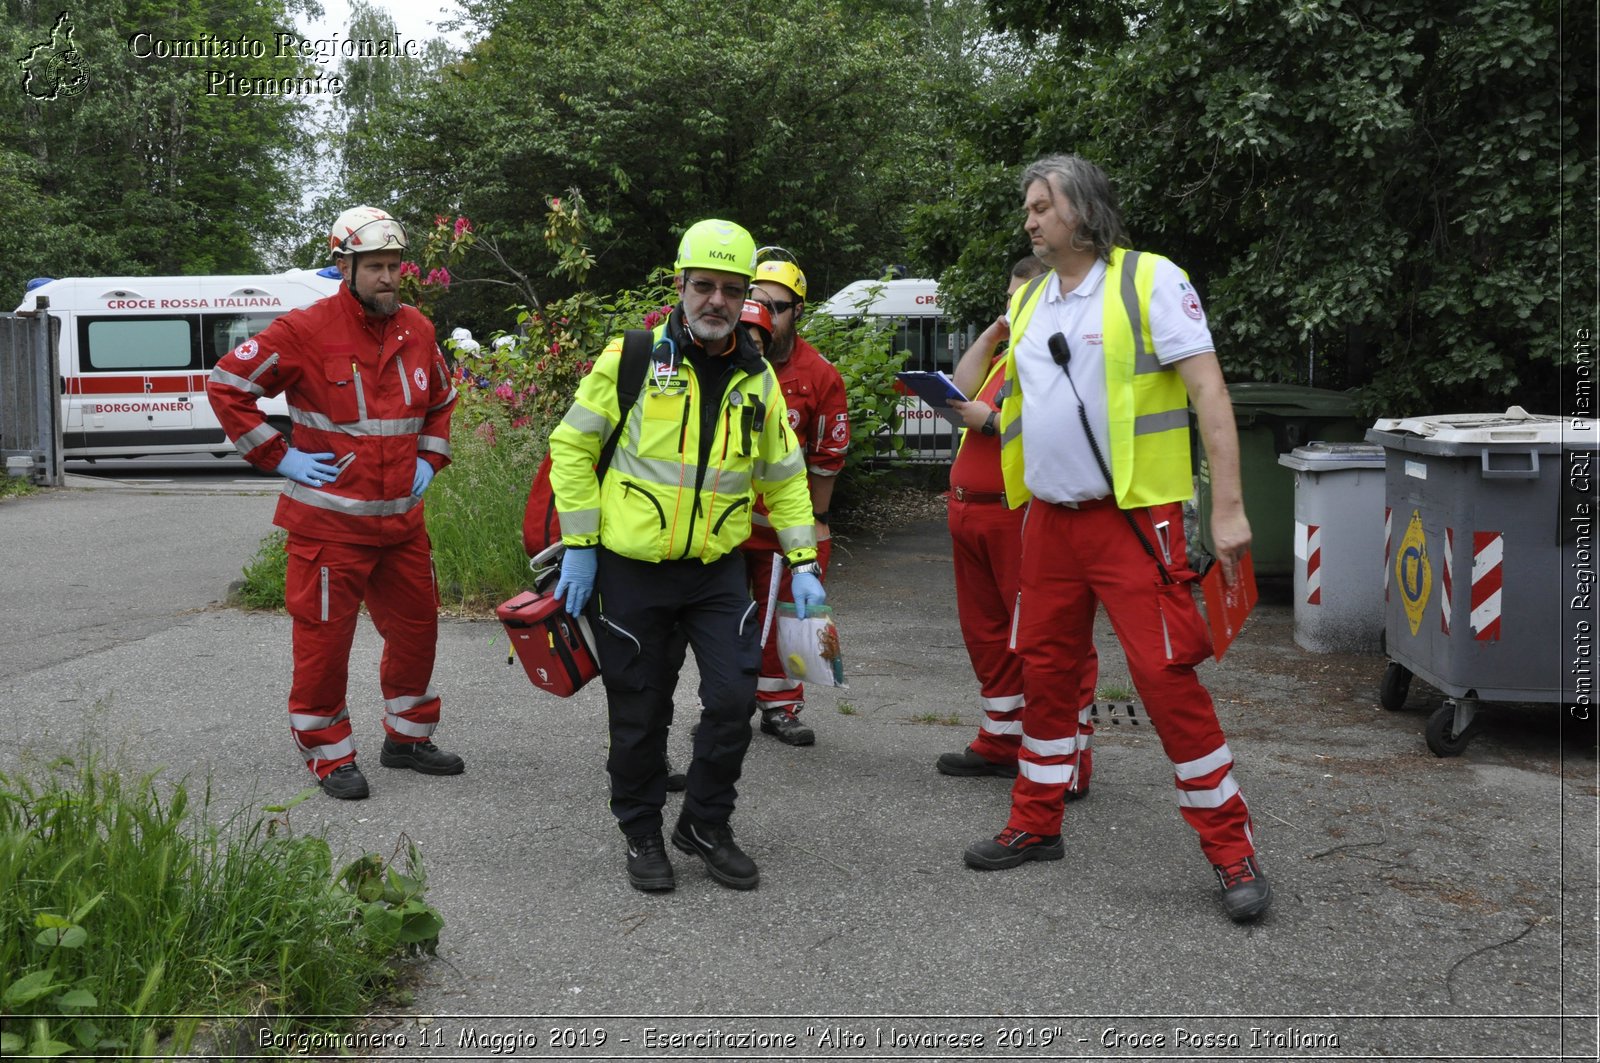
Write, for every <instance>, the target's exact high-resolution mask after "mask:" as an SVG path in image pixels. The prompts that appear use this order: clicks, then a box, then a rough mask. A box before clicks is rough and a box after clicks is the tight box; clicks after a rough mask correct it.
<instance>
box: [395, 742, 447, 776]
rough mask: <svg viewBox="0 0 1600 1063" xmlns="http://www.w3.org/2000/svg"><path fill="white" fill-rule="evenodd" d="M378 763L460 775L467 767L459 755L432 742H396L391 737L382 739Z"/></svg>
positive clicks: (426, 771) (439, 773)
mask: <svg viewBox="0 0 1600 1063" xmlns="http://www.w3.org/2000/svg"><path fill="white" fill-rule="evenodd" d="M378 763H379V764H382V765H383V766H384V767H386V768H410V769H411V770H412V771H420V772H421V773H422V774H424V775H460V774H461V773H462V772H463V771H465V770H466V767H467V766H466V765H465V764H463V763H462V761H461V758H460V757H458V756H456V755H455V754H454V753H446V752H445V751H444V750H442V749H440V748H439V747H438V746H436V745H434V744H433V743H432V742H427V741H423V742H396V741H395V740H394V739H392V738H385V739H384V740H383V752H382V753H379V754H378Z"/></svg>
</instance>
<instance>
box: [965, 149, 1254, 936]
mask: <svg viewBox="0 0 1600 1063" xmlns="http://www.w3.org/2000/svg"><path fill="white" fill-rule="evenodd" d="M1021 188H1022V194H1023V217H1024V221H1023V228H1024V230H1025V231H1026V232H1027V234H1028V236H1029V238H1030V240H1031V241H1032V243H1033V251H1034V254H1036V255H1038V256H1039V258H1040V260H1041V261H1043V262H1044V263H1045V264H1046V265H1048V266H1050V267H1051V270H1052V272H1050V273H1047V274H1046V275H1045V276H1044V277H1042V278H1039V279H1037V280H1035V281H1033V282H1030V283H1029V284H1028V285H1026V286H1024V287H1023V288H1021V289H1020V290H1018V291H1017V293H1016V294H1015V295H1013V296H1012V300H1011V308H1010V318H1011V336H1012V346H1011V348H1010V350H1009V352H1008V353H1007V357H1006V366H1005V374H1006V379H1007V381H1008V388H1009V392H1008V394H1006V395H1005V396H1004V398H1003V401H1002V402H1001V406H1000V417H999V423H998V426H997V429H998V431H999V433H1000V442H1001V455H1000V464H1001V472H1002V476H1003V479H1004V482H1005V492H1006V497H1007V501H1008V503H1009V504H1010V505H1011V506H1013V507H1016V506H1021V505H1024V504H1029V503H1030V500H1031V504H1029V512H1028V516H1027V521H1026V524H1025V525H1024V529H1023V537H1022V566H1021V572H1020V579H1019V582H1020V586H1021V588H1022V590H1021V592H1020V593H1019V595H1018V598H1017V607H1016V615H1015V622H1014V625H1013V628H1012V631H1013V643H1014V646H1015V648H1016V650H1017V652H1018V653H1019V654H1020V655H1021V656H1022V668H1023V692H1024V698H1025V707H1024V709H1023V716H1022V748H1021V750H1020V752H1019V756H1018V764H1017V767H1018V773H1017V779H1016V782H1015V783H1014V784H1013V786H1012V791H1011V815H1010V818H1009V820H1008V822H1007V825H1006V829H1005V830H1003V831H1001V833H1000V834H999V835H998V836H996V837H995V838H993V839H984V840H982V841H979V842H976V843H974V844H973V845H971V846H970V847H968V849H967V851H966V862H967V864H968V865H969V866H971V867H974V868H978V869H982V870H993V869H1000V868H1009V867H1015V866H1017V865H1018V864H1021V863H1024V862H1026V861H1029V860H1059V859H1061V858H1062V857H1063V856H1064V855H1065V846H1064V845H1063V843H1062V840H1061V822H1062V818H1063V808H1064V801H1063V797H1064V795H1065V794H1066V792H1067V791H1068V790H1069V789H1070V788H1071V786H1072V784H1073V780H1074V776H1075V774H1076V772H1077V770H1078V726H1079V722H1078V710H1079V707H1080V706H1079V701H1078V692H1079V690H1080V688H1081V684H1080V679H1081V674H1080V673H1081V671H1082V669H1083V668H1084V667H1085V664H1086V662H1087V660H1088V658H1089V652H1090V648H1091V636H1092V634H1093V625H1094V613H1095V606H1096V603H1097V602H1100V603H1103V604H1104V605H1105V607H1106V612H1107V614H1108V615H1109V616H1110V618H1111V624H1112V627H1113V628H1114V629H1115V631H1116V633H1117V638H1118V639H1119V641H1120V642H1121V643H1122V648H1123V651H1124V652H1125V654H1126V656H1127V660H1128V670H1129V672H1130V674H1131V676H1132V679H1133V685H1134V687H1135V689H1136V690H1137V691H1138V692H1139V697H1140V700H1141V701H1143V702H1144V705H1145V711H1146V712H1147V713H1148V714H1149V717H1150V722H1151V723H1152V724H1153V725H1154V726H1155V729H1156V734H1157V736H1158V737H1159V738H1160V739H1161V745H1162V748H1163V750H1164V751H1165V752H1166V754H1167V757H1168V758H1169V759H1170V760H1171V761H1172V764H1173V770H1174V775H1175V781H1176V784H1177V796H1178V807H1179V810H1180V811H1181V813H1182V814H1183V817H1184V819H1185V820H1187V821H1188V822H1189V825H1190V826H1191V827H1193V828H1194V829H1195V831H1196V832H1197V833H1198V834H1199V836H1200V847H1201V849H1202V850H1203V851H1204V852H1205V854H1206V857H1207V859H1208V860H1209V861H1210V862H1211V864H1212V866H1213V868H1214V870H1215V871H1216V874H1217V878H1218V881H1219V882H1220V883H1221V887H1222V894H1221V899H1222V905H1223V908H1224V910H1225V911H1226V912H1227V914H1228V916H1229V917H1230V918H1232V919H1234V920H1236V921H1239V922H1244V921H1248V920H1252V919H1255V918H1257V917H1258V916H1260V915H1261V914H1262V913H1263V912H1265V911H1266V909H1267V906H1268V903H1269V901H1270V900H1271V889H1270V887H1269V885H1268V883H1267V880H1266V877H1265V876H1264V875H1263V874H1262V873H1261V869H1260V867H1259V866H1258V864H1257V863H1256V856H1255V843H1254V840H1253V838H1252V836H1251V823H1250V813H1249V810H1248V809H1247V808H1246V807H1245V802H1244V797H1243V796H1242V795H1241V793H1240V792H1239V785H1238V783H1237V782H1236V781H1235V780H1234V777H1233V754H1232V753H1231V752H1230V751H1229V749H1228V744H1227V741H1226V739H1225V738H1224V736H1223V734H1222V728H1221V726H1220V725H1219V724H1218V723H1217V716H1216V710H1215V708H1214V706H1213V705H1212V701H1211V696H1210V694H1208V693H1207V692H1206V689H1205V688H1204V687H1203V686H1201V685H1200V681H1199V680H1198V678H1196V676H1195V666H1196V665H1197V664H1199V663H1200V662H1201V661H1203V660H1205V659H1206V658H1207V657H1209V656H1210V655H1211V638H1210V634H1209V632H1208V630H1207V628H1206V624H1205V622H1204V620H1203V619H1202V617H1201V616H1200V612H1199V609H1198V608H1197V607H1196V605H1195V602H1194V597H1193V592H1192V589H1191V584H1192V583H1193V582H1194V580H1195V579H1196V575H1195V573H1194V571H1193V570H1192V569H1191V568H1190V567H1189V562H1188V559H1187V556H1186V551H1185V542H1184V535H1183V515H1182V512H1181V508H1180V507H1181V503H1182V501H1183V500H1184V499H1187V498H1188V497H1190V495H1191V493H1192V489H1193V487H1192V473H1191V469H1190V461H1189V449H1190V448H1189V428H1188V416H1189V415H1188V406H1189V404H1190V403H1191V402H1192V403H1193V405H1194V408H1195V411H1196V414H1197V416H1198V420H1199V425H1200V435H1201V439H1202V441H1203V442H1204V444H1205V448H1206V454H1207V457H1208V458H1209V460H1210V466H1211V477H1212V479H1211V488H1212V500H1213V506H1212V516H1211V521H1212V525H1211V530H1212V543H1213V545H1214V546H1215V549H1216V554H1217V559H1218V561H1219V562H1220V563H1221V565H1222V570H1223V576H1224V578H1225V579H1226V580H1227V582H1228V583H1230V584H1231V583H1232V582H1233V581H1234V580H1235V579H1236V578H1237V569H1238V563H1239V559H1240V557H1241V556H1242V555H1243V553H1244V552H1245V550H1246V549H1247V548H1248V547H1249V545H1250V525H1249V522H1248V521H1247V520H1246V518H1245V514H1244V497H1243V493H1242V490H1241V487H1240V479H1239V443H1238V436H1237V430H1236V429H1235V427H1234V418H1233V408H1232V405H1231V403H1230V402H1229V399H1228V390H1227V386H1226V384H1225V383H1224V381H1223V378H1222V371H1221V369H1220V367H1219V366H1218V362H1217V356H1216V351H1215V349H1214V346H1213V344H1212V340H1211V333H1210V330H1209V329H1208V328H1207V326H1206V320H1205V313H1204V311H1203V310H1202V309H1201V306H1200V300H1199V297H1198V295H1197V294H1196V292H1195V290H1194V287H1193V286H1192V285H1191V284H1190V283H1189V279H1188V276H1187V275H1186V274H1185V273H1184V272H1183V271H1182V270H1180V269H1179V268H1178V267H1177V266H1175V265H1174V264H1173V263H1171V262H1170V261H1168V260H1167V259H1165V258H1162V257H1160V256H1159V255H1154V254H1150V253H1148V252H1137V251H1131V250H1129V249H1128V246H1127V245H1128V242H1129V241H1128V239H1127V236H1126V234H1125V232H1124V230H1123V227H1122V221H1121V219H1120V217H1119V216H1118V213H1117V208H1116V202H1115V199H1114V198H1113V196H1112V193H1111V187H1110V184H1109V182H1108V181H1107V180H1106V176H1105V174H1104V173H1103V172H1102V171H1101V170H1100V168H1099V167H1097V166H1095V165H1094V164H1092V163H1089V162H1086V161H1084V160H1083V159H1081V158H1078V157H1077V156H1073V155H1052V156H1048V157H1046V158H1043V159H1040V160H1039V161H1037V162H1035V163H1034V164H1033V165H1031V166H1029V167H1028V168H1027V170H1026V171H1025V172H1024V173H1023V175H1022V182H1021Z"/></svg>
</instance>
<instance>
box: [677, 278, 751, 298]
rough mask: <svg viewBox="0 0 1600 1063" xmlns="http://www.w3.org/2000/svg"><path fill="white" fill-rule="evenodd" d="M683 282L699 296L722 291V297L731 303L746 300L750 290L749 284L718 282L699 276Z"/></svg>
mask: <svg viewBox="0 0 1600 1063" xmlns="http://www.w3.org/2000/svg"><path fill="white" fill-rule="evenodd" d="M683 283H684V284H685V286H687V287H688V288H690V289H691V290H692V291H693V292H694V293H695V294H696V295H699V296H708V295H710V294H711V293H712V292H721V293H722V297H723V298H724V299H726V300H728V302H730V303H742V302H744V297H745V293H746V292H748V291H749V290H750V286H749V285H748V284H717V283H715V282H713V281H707V280H700V279H698V278H696V279H695V280H688V281H684V282H683Z"/></svg>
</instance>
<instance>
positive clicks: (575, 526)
mask: <svg viewBox="0 0 1600 1063" xmlns="http://www.w3.org/2000/svg"><path fill="white" fill-rule="evenodd" d="M666 327H667V325H666V324H665V323H663V324H662V325H659V326H657V328H656V330H655V340H654V341H655V343H657V344H658V345H659V344H660V343H661V338H662V335H663V333H664V331H665V329H666ZM668 352H669V348H667V347H666V346H664V345H663V346H658V347H657V349H656V351H655V352H654V353H652V355H651V360H650V363H649V366H648V367H647V369H646V372H645V379H644V385H643V387H642V388H641V389H640V392H639V399H638V401H637V402H635V403H634V406H633V409H632V410H630V411H629V413H628V419H627V425H626V427H625V428H624V429H623V431H622V435H621V437H620V438H619V439H618V442H617V449H616V453H615V455H614V456H613V457H612V459H611V466H610V468H609V469H608V470H607V472H606V477H605V481H604V484H603V485H602V484H601V483H599V482H597V480H596V477H595V470H594V465H595V462H596V461H598V460H599V456H600V450H601V448H602V447H603V446H604V445H605V441H606V440H607V439H608V438H610V436H611V432H612V429H613V428H614V427H615V426H616V424H617V421H618V418H619V416H620V415H619V411H618V409H617V370H618V368H619V367H620V362H621V357H622V337H620V336H619V337H617V338H616V339H614V340H612V341H611V343H610V344H609V345H608V346H607V347H606V349H605V351H603V352H602V353H601V355H600V357H599V358H597V359H596V360H595V363H594V369H593V371H592V372H590V373H589V375H588V376H586V377H584V378H583V379H582V380H581V381H580V382H579V384H578V393H577V396H576V398H575V399H574V401H573V403H572V406H571V408H570V409H568V410H567V413H566V416H565V417H563V418H562V420H561V423H560V424H559V425H557V426H556V428H555V430H554V431H553V432H551V433H550V486H551V489H552V490H553V492H554V494H555V499H556V510H557V512H558V513H559V514H560V515H561V533H562V534H561V541H562V542H564V543H566V544H567V545H568V546H594V545H597V544H601V543H603V544H604V545H605V547H606V549H608V550H610V551H612V552H613V553H618V554H621V555H623V556H624V557H631V558H636V559H638V560H640V561H666V560H673V559H681V558H696V559H698V560H700V561H703V562H707V563H709V562H711V561H715V560H717V559H718V558H719V557H722V556H723V555H725V554H727V553H728V552H729V551H731V550H734V549H736V548H738V546H739V544H740V543H742V542H744V541H745V540H746V539H748V538H749V537H750V511H751V508H752V506H753V505H754V503H755V498H756V496H757V495H762V496H765V498H766V502H767V508H768V510H769V511H770V512H771V515H772V524H773V527H774V528H775V529H776V530H777V533H778V543H779V546H780V547H781V548H782V550H783V552H784V554H785V556H786V557H787V558H788V560H789V562H790V563H791V564H799V563H800V562H803V561H810V560H812V559H813V558H815V557H816V555H817V550H816V533H815V527H814V524H813V522H812V519H811V492H810V489H809V487H808V486H807V483H806V465H805V455H804V454H802V453H801V451H800V448H799V447H798V446H797V445H796V442H795V437H794V433H793V432H791V431H790V430H789V415H788V409H787V407H786V406H785V404H784V401H783V390H782V389H781V388H780V387H778V378H777V375H776V374H775V373H774V372H773V371H772V368H771V366H769V365H768V364H767V363H766V362H765V361H763V360H761V359H760V358H759V357H744V356H743V355H741V354H740V353H734V354H730V355H728V357H731V358H736V359H739V358H742V359H743V360H742V361H740V362H739V363H738V365H737V366H736V368H735V369H734V372H733V374H732V376H731V377H730V378H729V379H728V381H727V390H726V391H725V392H724V393H723V394H722V395H720V396H713V395H706V394H704V389H703V388H702V386H701V384H700V381H699V379H698V377H697V376H696V374H695V371H694V368H693V366H691V365H690V364H689V362H688V361H687V360H686V359H676V358H670V356H669V353H668ZM658 359H662V360H660V361H658ZM706 402H715V403H717V404H718V410H719V412H718V415H717V418H716V421H715V428H714V432H715V434H714V436H713V438H712V439H711V445H710V450H709V457H708V459H707V462H706V464H705V465H704V466H702V465H701V464H700V453H701V446H700V444H701V439H700V435H701V425H702V424H703V423H704V420H703V418H702V417H701V410H702V405H703V404H704V403H706Z"/></svg>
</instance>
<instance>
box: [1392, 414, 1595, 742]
mask: <svg viewBox="0 0 1600 1063" xmlns="http://www.w3.org/2000/svg"><path fill="white" fill-rule="evenodd" d="M1597 429H1600V422H1596V421H1594V420H1581V419H1576V418H1561V417H1547V416H1539V415H1533V414H1529V413H1527V412H1526V411H1525V410H1523V409H1522V408H1521V407H1517V406H1513V407H1512V408H1511V409H1509V410H1507V411H1506V412H1505V413H1503V414H1452V415H1446V416H1437V417H1414V418H1403V419H1383V420H1380V421H1378V422H1377V424H1376V425H1375V426H1374V427H1373V428H1372V429H1371V430H1370V431H1369V432H1368V433H1367V438H1368V439H1369V440H1371V441H1372V442H1374V443H1380V444H1382V445H1383V446H1384V448H1385V452H1386V454H1385V484H1384V487H1385V490H1384V496H1385V507H1386V509H1385V516H1384V524H1385V544H1384V570H1385V574H1386V575H1385V597H1386V603H1385V608H1384V639H1385V652H1386V653H1387V654H1388V657H1389V660H1390V663H1389V665H1388V667H1387V669H1386V671H1385V673H1384V677H1383V684H1382V688H1381V696H1380V700H1381V702H1382V704H1383V706H1384V708H1387V709H1398V708H1400V707H1401V706H1402V705H1403V704H1404V702H1405V698H1406V692H1407V690H1408V689H1409V687H1410V683H1411V677H1412V676H1413V675H1417V676H1421V677H1422V678H1423V679H1424V680H1425V681H1426V682H1427V683H1428V684H1429V685H1431V686H1433V687H1436V688H1438V689H1439V690H1440V691H1441V692H1443V693H1444V694H1446V695H1447V696H1448V698H1449V700H1447V701H1446V703H1445V705H1444V706H1443V707H1442V708H1441V709H1439V710H1438V711H1437V712H1435V713H1434V714H1433V716H1432V718H1431V719H1430V720H1429V721H1428V727H1427V739H1428V748H1429V749H1431V750H1432V751H1433V752H1434V754H1435V755H1437V756H1441V757H1444V756H1455V755H1457V754H1459V753H1460V752H1461V751H1462V750H1463V749H1464V748H1466V745H1467V743H1468V742H1470V741H1471V739H1472V736H1473V734H1474V733H1476V730H1477V723H1476V721H1475V720H1474V713H1475V711H1476V708H1477V702H1478V701H1480V700H1483V701H1533V702H1543V701H1553V702H1562V703H1579V702H1587V701H1589V700H1590V699H1591V698H1592V696H1593V686H1592V678H1590V676H1591V675H1592V672H1591V665H1592V662H1593V659H1594V658H1593V656H1592V648H1591V647H1590V646H1589V643H1590V642H1591V641H1592V639H1593V637H1594V623H1595V612H1594V601H1593V600H1592V599H1591V593H1590V588H1591V587H1592V584H1593V581H1594V576H1593V570H1594V553H1593V551H1594V535H1593V525H1594V520H1595V513H1596V507H1595V483H1596V474H1597V473H1600V461H1597V457H1600V455H1597V435H1600V432H1597ZM1585 572H1587V573H1588V575H1587V576H1586V577H1584V576H1583V574H1584V573H1585ZM1574 574H1577V575H1578V577H1579V578H1581V579H1583V580H1584V581H1583V582H1582V583H1580V584H1577V585H1576V587H1577V589H1578V590H1579V591H1580V592H1581V593H1569V592H1572V591H1573V590H1574V587H1575V585H1574V583H1573V578H1574ZM1580 654H1581V656H1575V655H1580ZM1575 662H1576V663H1575ZM1578 665H1581V667H1579V666H1578Z"/></svg>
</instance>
